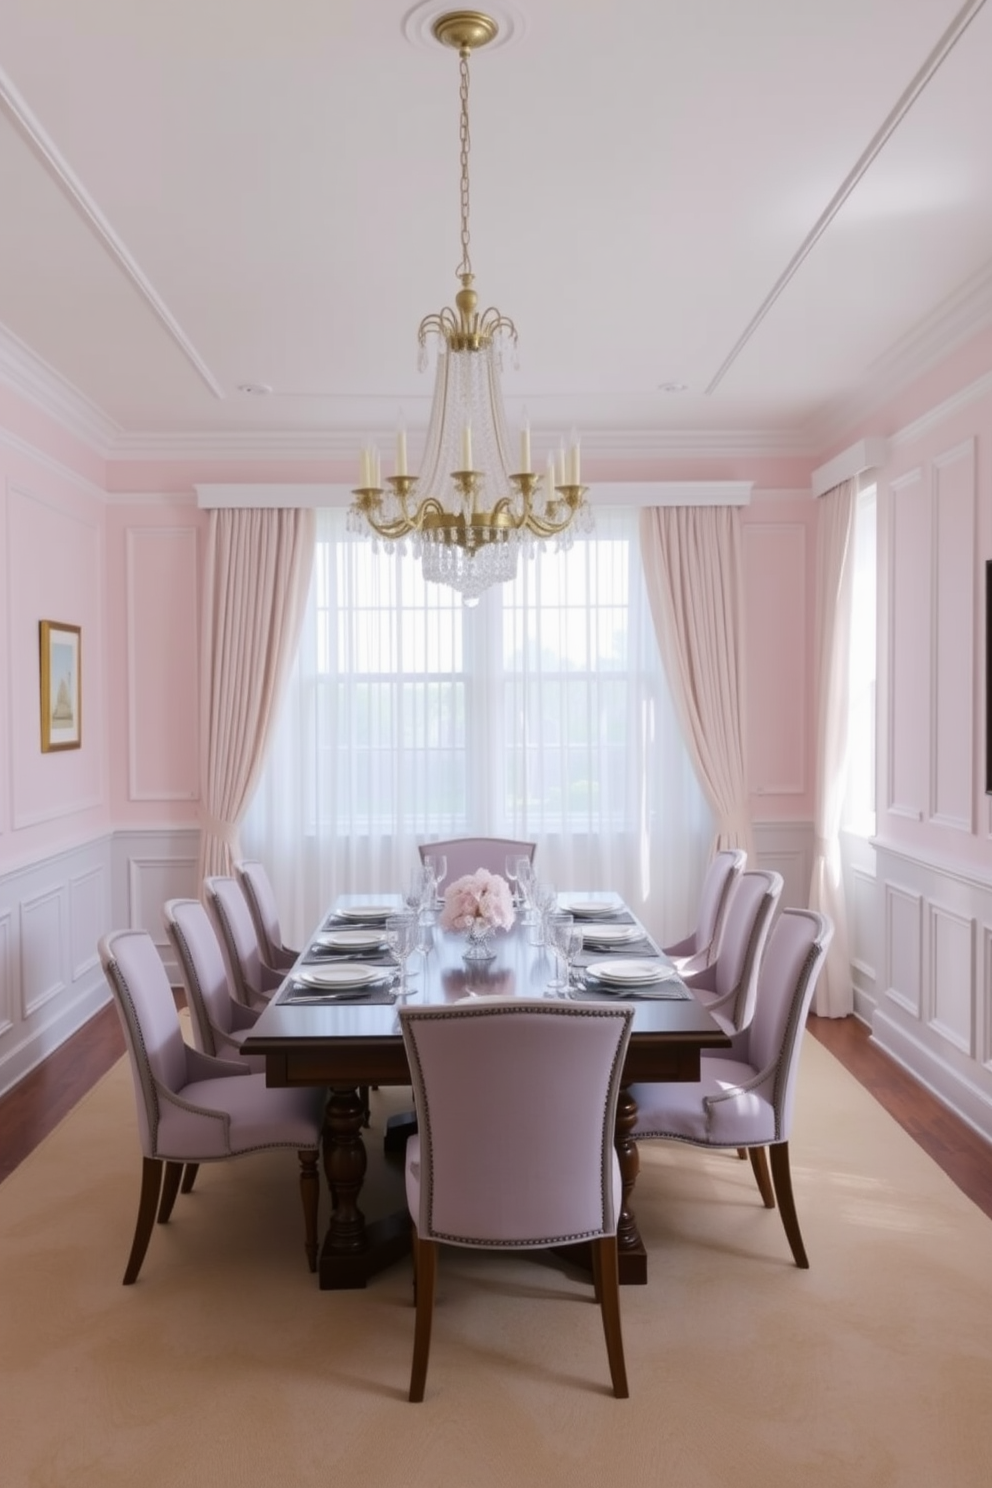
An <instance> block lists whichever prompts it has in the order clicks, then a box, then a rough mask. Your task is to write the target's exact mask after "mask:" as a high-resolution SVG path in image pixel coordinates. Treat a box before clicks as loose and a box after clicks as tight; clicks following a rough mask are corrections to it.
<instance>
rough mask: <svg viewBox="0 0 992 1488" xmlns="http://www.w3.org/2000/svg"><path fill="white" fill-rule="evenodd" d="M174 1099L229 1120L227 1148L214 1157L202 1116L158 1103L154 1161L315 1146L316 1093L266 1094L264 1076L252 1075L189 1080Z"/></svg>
mask: <svg viewBox="0 0 992 1488" xmlns="http://www.w3.org/2000/svg"><path fill="white" fill-rule="evenodd" d="M178 1095H179V1099H180V1100H182V1101H188V1102H189V1104H190V1105H192V1106H198V1107H199V1108H200V1109H202V1110H208V1111H221V1112H224V1113H225V1114H226V1115H227V1116H229V1117H230V1145H229V1146H228V1147H226V1149H225V1150H224V1151H223V1152H217V1151H216V1146H215V1141H216V1135H215V1134H212V1133H210V1132H209V1131H205V1130H204V1126H205V1123H204V1122H203V1119H202V1117H196V1116H194V1115H192V1114H191V1113H187V1112H184V1111H182V1110H181V1109H178V1108H177V1107H175V1106H172V1105H170V1104H169V1103H168V1102H160V1111H161V1116H160V1120H159V1127H158V1141H157V1143H156V1155H157V1156H159V1157H165V1158H168V1157H175V1158H182V1159H183V1160H184V1161H186V1162H189V1161H195V1160H196V1159H197V1158H198V1157H203V1158H209V1157H215V1156H225V1155H229V1154H231V1155H233V1154H236V1153H244V1152H256V1151H261V1150H262V1149H263V1148H266V1147H296V1148H311V1147H317V1146H318V1145H319V1141H320V1132H321V1127H322V1125H323V1113H324V1093H323V1091H321V1090H311V1089H302V1090H293V1089H287V1090H281V1089H270V1088H269V1087H268V1086H267V1085H266V1083H265V1076H264V1075H260V1074H251V1075H242V1076H240V1077H239V1078H237V1079H219V1080H194V1081H193V1082H191V1083H190V1084H189V1085H184V1086H183V1088H182V1090H180V1091H179V1092H178ZM217 1125H218V1127H219V1126H220V1123H219V1122H218V1123H217ZM212 1137H214V1140H211V1138H212Z"/></svg>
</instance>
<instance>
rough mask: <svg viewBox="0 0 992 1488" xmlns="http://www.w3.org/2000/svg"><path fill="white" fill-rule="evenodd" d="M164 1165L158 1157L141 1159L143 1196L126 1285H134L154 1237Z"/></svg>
mask: <svg viewBox="0 0 992 1488" xmlns="http://www.w3.org/2000/svg"><path fill="white" fill-rule="evenodd" d="M164 1167H165V1164H164V1163H163V1162H162V1161H161V1160H160V1159H159V1158H157V1157H144V1158H142V1160H141V1197H140V1198H139V1200H138V1220H137V1223H136V1224H135V1227H134V1239H133V1240H132V1241H131V1254H130V1256H129V1257H128V1262H127V1270H126V1271H125V1272H124V1285H125V1286H133V1285H134V1283H135V1282H136V1281H137V1279H138V1272H139V1271H140V1270H141V1263H142V1261H143V1260H144V1259H145V1252H146V1250H147V1249H148V1242H149V1240H150V1239H151V1238H152V1229H153V1228H154V1225H155V1213H156V1211H157V1209H158V1196H159V1192H160V1190H161V1187H162V1170H163V1168H164Z"/></svg>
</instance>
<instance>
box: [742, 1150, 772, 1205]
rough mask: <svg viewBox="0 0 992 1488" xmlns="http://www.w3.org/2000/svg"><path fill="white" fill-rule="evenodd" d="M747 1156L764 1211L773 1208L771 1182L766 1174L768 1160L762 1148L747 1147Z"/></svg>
mask: <svg viewBox="0 0 992 1488" xmlns="http://www.w3.org/2000/svg"><path fill="white" fill-rule="evenodd" d="M747 1155H748V1157H749V1158H750V1159H751V1168H752V1170H753V1172H754V1176H755V1178H757V1180H758V1188H759V1189H760V1191H761V1197H762V1199H763V1200H764V1204H765V1208H766V1209H774V1208H775V1192H774V1190H773V1188H772V1180H771V1178H770V1176H769V1173H768V1158H767V1157H766V1156H765V1149H764V1147H748V1148H747Z"/></svg>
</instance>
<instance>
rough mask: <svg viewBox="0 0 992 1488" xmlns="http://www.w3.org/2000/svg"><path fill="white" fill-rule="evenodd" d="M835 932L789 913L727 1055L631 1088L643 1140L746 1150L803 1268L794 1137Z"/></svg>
mask: <svg viewBox="0 0 992 1488" xmlns="http://www.w3.org/2000/svg"><path fill="white" fill-rule="evenodd" d="M832 935H833V926H832V925H831V923H830V921H829V920H828V919H827V918H826V916H824V915H821V914H814V913H813V911H812V910H808V909H785V910H783V911H782V913H781V915H779V917H778V920H777V921H776V923H775V926H774V929H773V930H772V932H771V936H770V938H769V941H768V948H767V950H766V952H765V956H764V960H763V962H762V967H761V975H760V978H759V984H758V1000H757V1006H756V1008H755V1013H754V1019H753V1021H752V1022H751V1024H750V1026H749V1027H748V1028H746V1029H745V1030H744V1032H743V1033H739V1034H737V1035H736V1037H735V1038H734V1041H733V1047H732V1048H731V1049H730V1050H729V1051H722V1052H726V1054H727V1057H726V1058H716V1057H714V1055H711V1054H704V1055H703V1056H702V1057H701V1059H700V1078H699V1080H698V1081H697V1082H695V1083H692V1084H688V1083H687V1084H679V1083H676V1082H672V1083H671V1084H667V1085H662V1084H651V1085H632V1086H631V1087H630V1093H631V1095H632V1096H633V1098H634V1100H635V1101H636V1102H637V1121H636V1124H635V1126H634V1131H633V1135H634V1136H635V1138H637V1140H638V1141H641V1140H643V1139H644V1138H647V1137H666V1138H669V1139H671V1140H672V1141H676V1142H690V1143H692V1144H693V1145H694V1146H697V1147H734V1148H737V1149H738V1150H740V1149H742V1148H743V1149H746V1151H747V1153H748V1156H749V1157H750V1159H751V1166H752V1168H753V1170H754V1176H755V1178H756V1179H757V1182H758V1188H759V1190H760V1192H761V1197H762V1199H763V1200H764V1202H765V1206H766V1208H768V1209H774V1207H775V1200H776V1198H777V1199H778V1207H779V1213H780V1214H781V1216H782V1224H783V1226H784V1228H785V1233H786V1236H787V1238H788V1241H789V1245H790V1246H791V1248H792V1255H793V1258H794V1260H795V1263H796V1265H797V1266H800V1267H802V1269H803V1270H806V1269H808V1267H809V1260H808V1258H807V1255H806V1247H805V1246H804V1244H803V1238H802V1234H801V1232H800V1229H799V1220H798V1217H797V1215H796V1204H795V1198H794V1196H793V1192H792V1175H791V1172H790V1169H789V1134H790V1132H791V1130H792V1118H793V1111H794V1108H795V1095H796V1077H797V1074H798V1069H799V1050H800V1046H801V1043H802V1035H803V1030H804V1029H805V1026H806V1015H807V1013H808V1012H809V1006H810V1002H811V1001H812V997H813V991H814V989H815V987H816V981H817V978H818V976H819V974H820V969H821V967H822V966H823V962H824V959H825V957H826V952H827V947H828V945H829V944H830V939H831V936H832ZM766 1148H767V1150H768V1155H769V1156H770V1157H771V1178H769V1173H768V1158H767V1157H766V1151H765V1149H766ZM772 1179H773V1180H774V1188H773V1186H772Z"/></svg>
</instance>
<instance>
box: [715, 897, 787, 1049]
mask: <svg viewBox="0 0 992 1488" xmlns="http://www.w3.org/2000/svg"><path fill="white" fill-rule="evenodd" d="M781 896H782V875H781V874H780V873H773V872H771V871H770V870H768V869H764V868H753V869H751V870H750V871H749V872H747V873H741V874H740V875H739V877H738V878H737V881H736V883H735V884H734V885H733V886H732V889H731V895H730V903H729V904H728V906H727V913H726V917H725V919H724V923H723V934H722V937H721V941H720V954H719V956H718V957H717V959H716V962H715V985H716V994H717V1000H718V1001H721V1000H723V999H727V1001H726V1002H724V1004H723V1006H722V1007H721V1009H720V1011H721V1012H722V1013H723V1016H724V1017H725V1018H726V1019H727V1020H728V1021H729V1022H730V1023H731V1024H732V1025H733V1027H734V1029H735V1030H736V1031H738V1032H739V1031H740V1030H741V1029H743V1028H747V1026H748V1024H749V1023H750V1022H751V1019H752V1018H753V1017H754V1008H755V1002H756V999H757V996H758V974H759V972H760V970H761V958H762V955H763V953H764V949H765V942H766V941H767V939H768V932H769V930H770V929H771V924H772V919H773V917H774V914H775V910H776V908H777V907H778V901H779V899H780V898H781Z"/></svg>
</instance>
